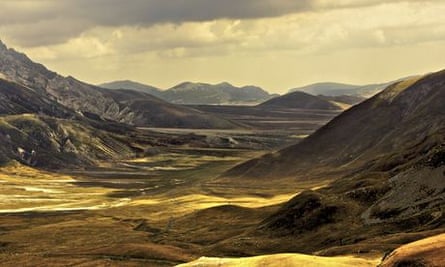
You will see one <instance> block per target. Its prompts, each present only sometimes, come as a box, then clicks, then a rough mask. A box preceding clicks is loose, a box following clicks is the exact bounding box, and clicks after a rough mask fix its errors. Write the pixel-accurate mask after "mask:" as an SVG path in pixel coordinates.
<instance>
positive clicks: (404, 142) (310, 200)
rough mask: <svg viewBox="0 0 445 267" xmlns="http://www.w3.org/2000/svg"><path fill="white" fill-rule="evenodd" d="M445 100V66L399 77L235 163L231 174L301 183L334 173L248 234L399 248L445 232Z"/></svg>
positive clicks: (302, 246)
mask: <svg viewBox="0 0 445 267" xmlns="http://www.w3.org/2000/svg"><path fill="white" fill-rule="evenodd" d="M444 103H445V70H444V71H441V72H437V73H433V74H429V75H426V76H423V77H419V78H411V79H407V80H404V81H400V82H396V83H394V84H392V85H390V86H388V87H387V88H386V89H385V90H384V91H383V92H381V93H379V94H378V95H376V96H374V97H372V98H371V99H368V100H366V101H364V102H363V103H361V104H359V105H356V106H354V107H352V108H350V109H349V110H347V111H345V112H343V113H342V114H341V115H339V116H338V117H336V118H334V119H333V120H332V121H331V122H329V123H328V124H327V125H325V126H324V127H322V128H320V129H319V130H318V131H316V132H315V133H314V134H312V135H311V136H309V137H308V138H306V139H304V140H303V141H302V142H300V143H298V144H296V145H293V146H290V147H288V148H285V149H283V150H281V151H278V152H275V153H271V154H267V155H265V156H263V157H261V158H257V159H254V160H250V161H247V162H245V163H243V164H241V165H238V166H237V167H235V168H233V169H232V170H229V171H228V172H226V173H225V174H224V176H223V177H221V179H232V180H233V181H234V182H236V181H239V182H240V183H246V182H247V181H255V182H256V183H261V182H262V183H271V184H277V183H279V182H280V181H281V182H283V183H286V184H287V185H288V186H291V185H292V184H294V185H295V187H296V188H298V184H299V183H304V182H309V181H312V182H316V181H329V183H328V184H327V185H326V186H325V187H323V188H318V189H313V190H308V191H305V192H303V193H301V194H298V195H296V196H295V197H294V198H292V199H291V200H289V201H288V202H286V203H285V204H284V205H283V206H282V207H281V209H280V210H278V211H277V212H276V213H274V214H272V215H270V216H269V217H268V218H266V219H265V220H264V221H263V222H261V223H260V224H259V225H258V226H257V228H256V230H255V231H254V232H253V233H250V234H248V235H247V237H245V238H252V241H251V242H252V243H254V242H255V240H264V238H266V237H267V238H268V239H270V242H272V243H273V242H277V244H278V242H279V243H280V247H281V248H279V249H278V248H277V250H278V251H283V250H289V249H292V251H298V252H312V253H313V252H315V251H319V255H320V253H321V252H320V251H323V253H322V254H325V255H335V254H337V253H341V252H339V251H343V252H344V251H351V250H354V251H357V250H366V251H370V250H373V249H377V250H380V251H382V250H390V249H392V248H394V244H403V243H406V242H408V241H406V240H415V239H416V238H417V239H419V237H421V236H422V235H423V236H428V235H432V234H433V233H434V231H436V232H437V231H439V230H440V229H442V231H443V227H444V226H443V225H444V221H445V215H444V213H443V212H442V210H443V209H445V109H444V108H443V107H444ZM262 238H263V239H262ZM409 238H411V239H409ZM263 242H264V241H263ZM228 244H230V245H233V244H231V243H228ZM391 244H392V245H391ZM225 245H227V243H226V244H225ZM324 249H326V250H324Z"/></svg>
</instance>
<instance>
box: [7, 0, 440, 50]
mask: <svg viewBox="0 0 445 267" xmlns="http://www.w3.org/2000/svg"><path fill="white" fill-rule="evenodd" d="M400 1H401V0H400ZM417 1H420V0H411V1H406V0H405V2H417ZM431 1H433V0H430V1H422V2H424V3H425V2H431ZM394 2H399V0H396V1H392V3H394ZM385 3H388V1H383V0H338V1H330V0H298V1H296V0H224V1H222V0H131V1H122V0H63V1H60V0H21V1H16V0H1V5H2V7H1V10H0V25H1V26H0V33H2V34H3V35H6V36H8V37H9V38H10V39H12V40H14V42H15V43H19V44H20V45H22V46H28V47H29V46H39V45H49V44H55V43H61V42H64V41H66V40H68V39H69V38H72V37H78V36H79V35H80V34H81V33H83V32H85V31H87V30H89V29H91V28H94V27H98V26H102V27H122V26H137V27H150V26H153V25H157V24H163V23H173V24H182V23H187V22H208V21H214V20H220V19H232V20H236V19H241V20H246V19H260V18H274V17H281V16H285V15H289V14H295V13H302V12H310V11H323V10H330V9H336V8H353V7H358V6H369V5H379V4H385Z"/></svg>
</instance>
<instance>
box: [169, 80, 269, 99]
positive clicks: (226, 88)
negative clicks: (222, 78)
mask: <svg viewBox="0 0 445 267" xmlns="http://www.w3.org/2000/svg"><path fill="white" fill-rule="evenodd" d="M274 96H275V95H270V94H269V93H268V92H266V91H264V90H263V89H261V88H259V87H256V86H244V87H235V86H233V85H231V84H229V83H226V82H224V83H219V84H215V85H212V84H207V83H191V82H185V83H181V84H178V85H176V86H174V87H172V88H170V89H168V90H166V91H164V92H163V94H162V98H163V99H165V100H167V101H169V102H171V103H176V104H191V105H194V104H205V105H216V104H257V103H261V102H263V101H265V100H268V99H270V98H272V97H274Z"/></svg>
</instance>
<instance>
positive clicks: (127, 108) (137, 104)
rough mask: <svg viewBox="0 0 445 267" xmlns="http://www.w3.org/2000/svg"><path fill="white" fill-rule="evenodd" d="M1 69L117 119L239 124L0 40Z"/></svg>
mask: <svg viewBox="0 0 445 267" xmlns="http://www.w3.org/2000/svg"><path fill="white" fill-rule="evenodd" d="M0 73H1V76H2V77H3V78H5V79H6V80H9V81H12V82H15V83H17V84H20V85H22V86H25V87H27V88H30V90H32V91H34V92H35V93H36V94H38V95H40V96H41V97H43V98H47V99H50V100H53V101H55V102H57V103H59V104H61V105H63V106H65V107H67V108H69V109H72V110H74V111H77V112H82V113H85V112H87V113H93V114H97V115H98V116H100V117H102V118H104V119H109V120H113V121H117V122H122V123H127V124H130V125H135V126H147V127H179V128H181V127H185V128H226V129H227V128H236V127H240V126H239V125H236V124H234V123H232V122H230V121H227V120H225V119H222V118H219V117H215V116H212V115H209V114H206V113H203V112H201V111H197V110H194V109H192V108H188V107H184V106H178V105H174V104H171V103H168V102H165V101H163V100H161V99H159V98H157V97H155V96H153V95H151V94H148V93H144V92H134V91H131V90H108V89H104V88H100V87H97V86H94V85H90V84H87V83H84V82H81V81H79V80H76V79H75V78H73V77H63V76H61V75H58V74H57V73H55V72H52V71H50V70H48V69H47V68H46V67H45V66H43V65H41V64H38V63H35V62H33V61H31V60H30V59H29V58H28V57H27V56H26V55H25V54H22V53H19V52H17V51H15V50H14V49H8V48H7V47H6V46H5V45H4V44H3V43H1V42H0Z"/></svg>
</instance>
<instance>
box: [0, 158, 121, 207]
mask: <svg viewBox="0 0 445 267" xmlns="http://www.w3.org/2000/svg"><path fill="white" fill-rule="evenodd" d="M72 182H75V179H74V178H73V177H71V176H68V175H63V174H56V173H49V172H45V171H41V170H37V169H34V168H30V167H27V166H23V165H20V164H18V163H11V164H9V165H7V166H5V167H2V168H1V169H0V184H1V187H2V191H1V193H0V212H2V213H5V212H26V211H55V210H78V209H100V208H107V207H113V206H119V205H123V203H124V202H126V199H113V198H108V197H106V194H108V193H110V192H112V191H113V190H111V189H106V188H100V187H88V188H85V187H79V186H75V185H73V184H72Z"/></svg>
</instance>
